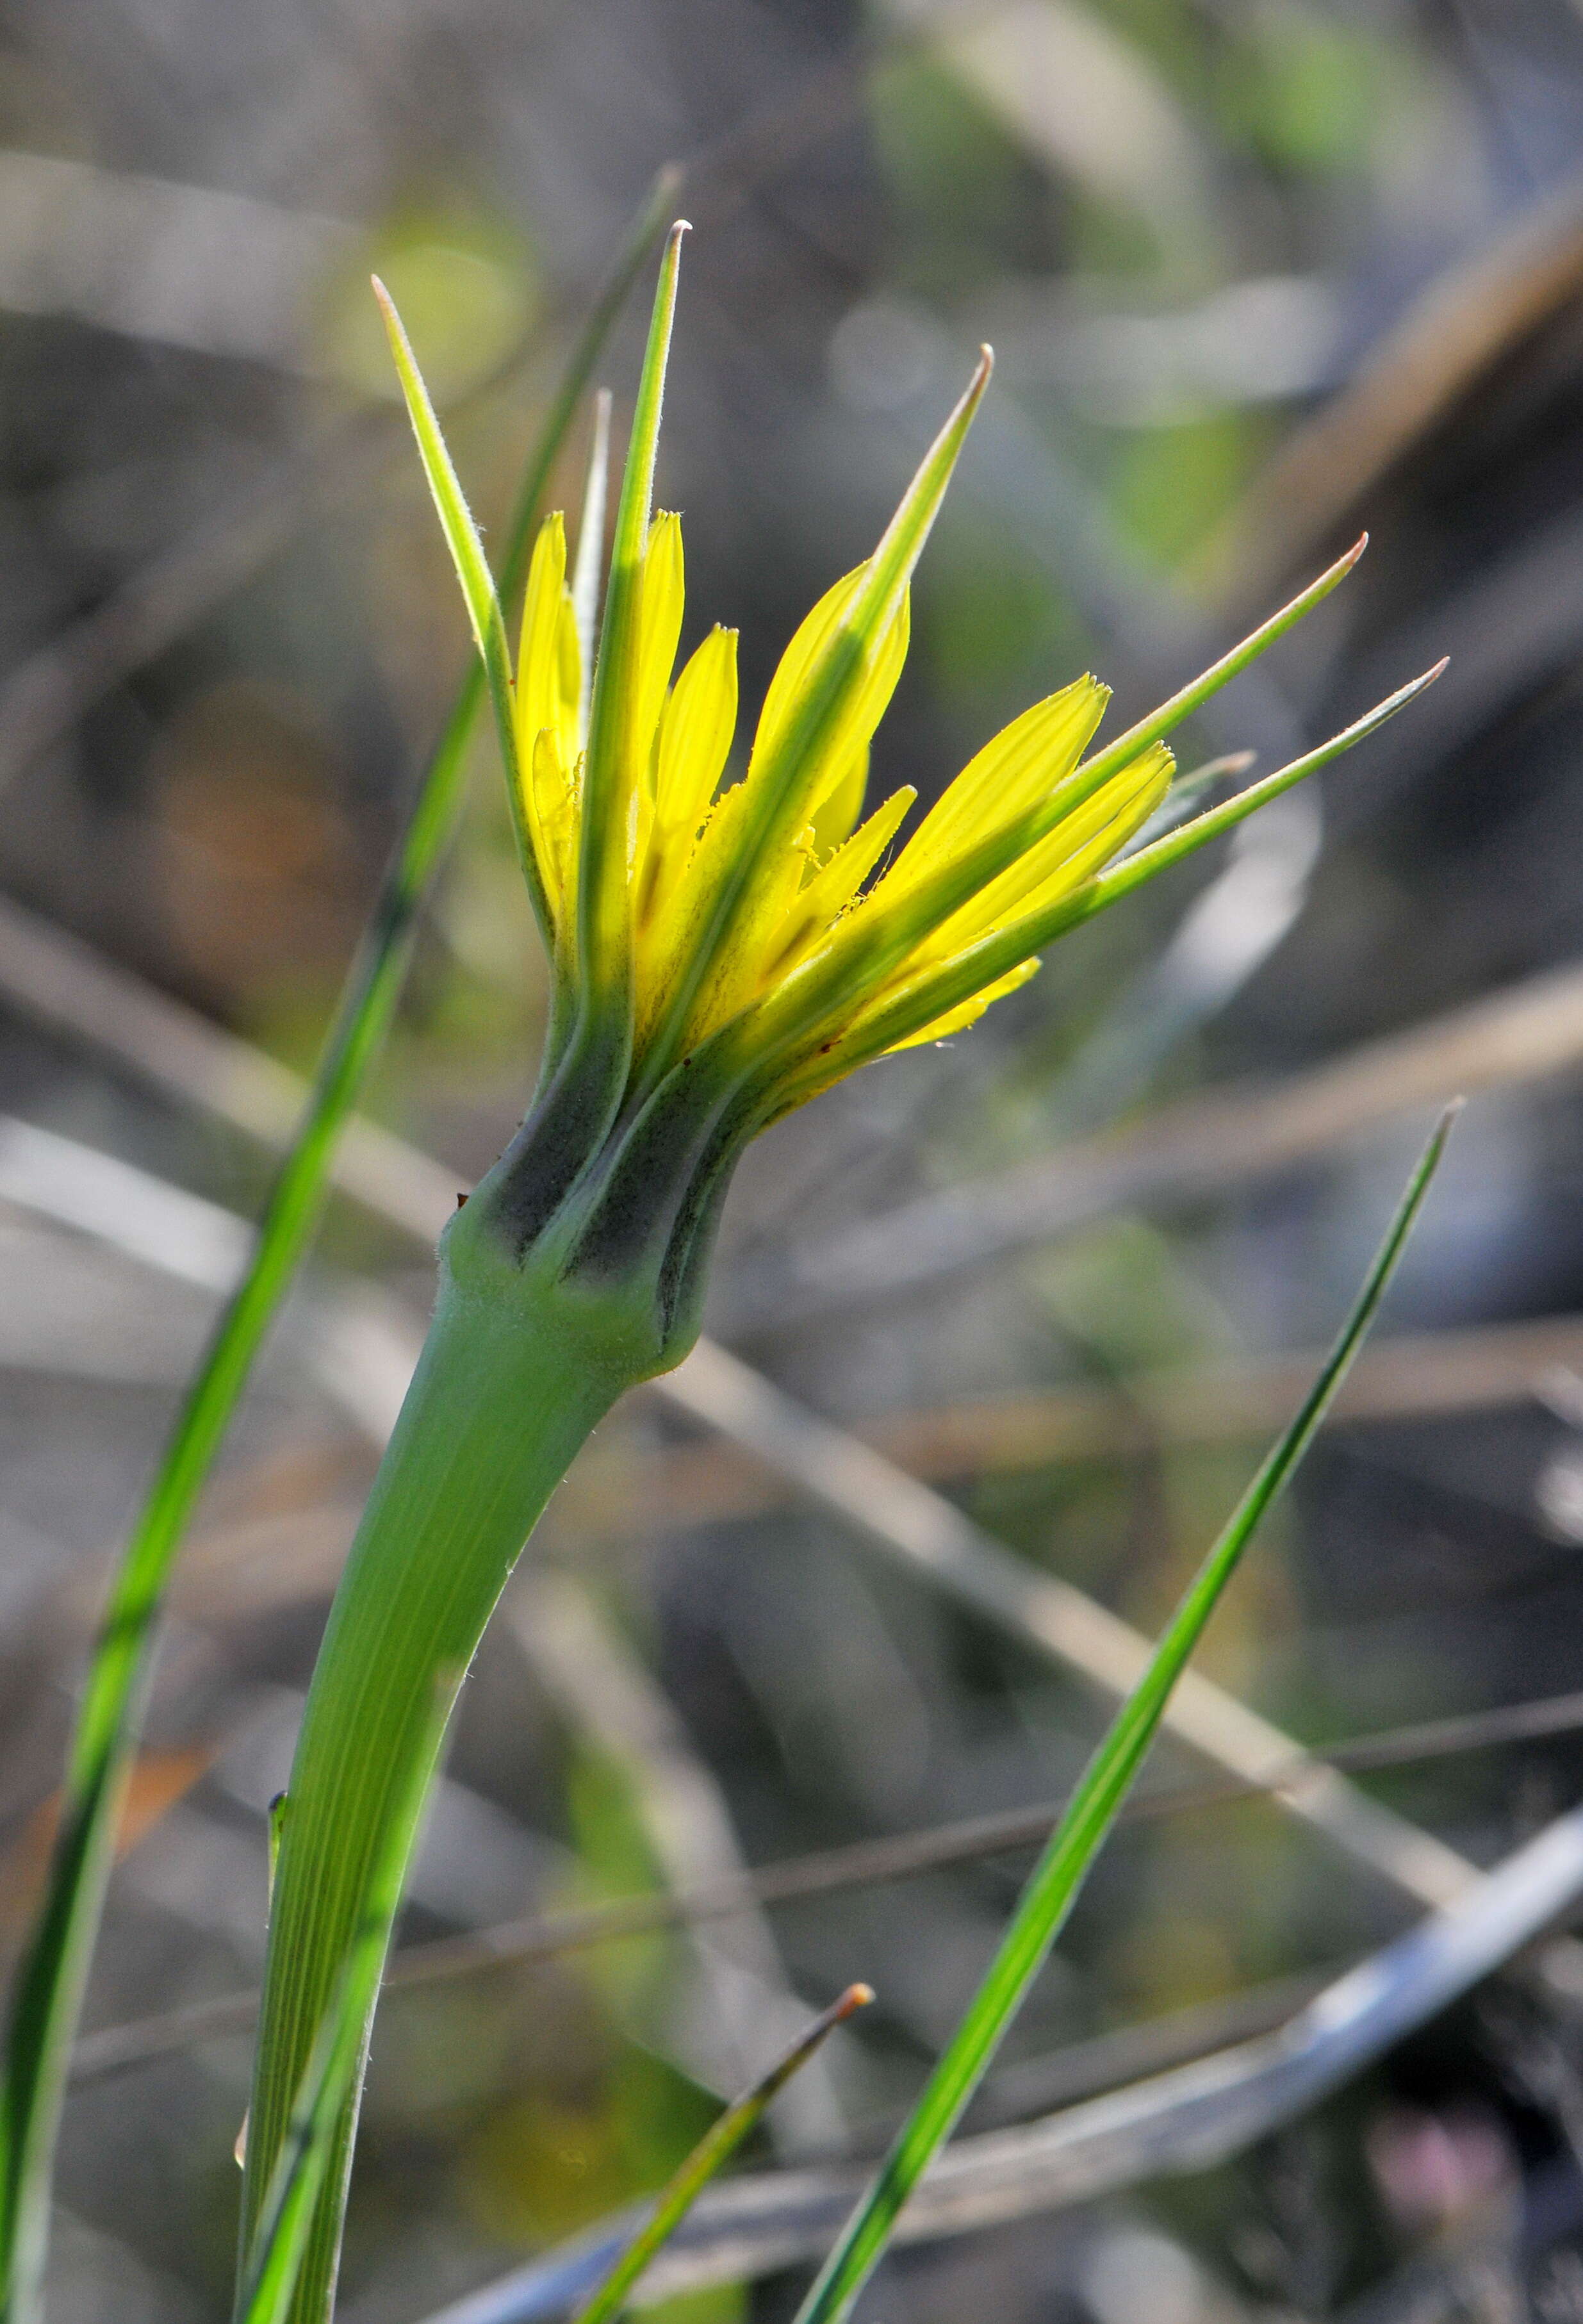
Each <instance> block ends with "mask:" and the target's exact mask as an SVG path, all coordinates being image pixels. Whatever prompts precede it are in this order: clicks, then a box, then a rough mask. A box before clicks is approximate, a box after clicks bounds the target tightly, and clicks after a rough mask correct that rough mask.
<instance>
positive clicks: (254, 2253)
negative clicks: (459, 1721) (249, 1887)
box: [235, 1671, 462, 2324]
mask: <svg viewBox="0 0 1583 2324" xmlns="http://www.w3.org/2000/svg"><path fill="white" fill-rule="evenodd" d="M461 1675H462V1674H461V1673H460V1671H441V1672H440V1673H439V1674H437V1679H436V1683H435V1699H434V1701H433V1704H432V1705H431V1708H430V1714H429V1737H428V1752H427V1754H425V1753H423V1752H421V1751H420V1752H419V1753H417V1754H416V1755H415V1756H414V1761H413V1766H412V1771H411V1781H412V1783H413V1785H414V1787H415V1788H416V1789H418V1790H419V1791H420V1792H421V1791H422V1790H425V1789H427V1787H428V1775H429V1771H430V1769H431V1768H432V1766H433V1765H434V1762H435V1760H436V1759H437V1757H439V1750H440V1744H441V1740H442V1738H443V1737H444V1734H445V1729H446V1720H447V1718H448V1717H449V1715H450V1709H451V1704H452V1702H453V1701H455V1699H456V1688H457V1686H458V1685H459V1684H460V1683H461ZM272 1821H274V1820H273V1819H272ZM399 1831H400V1819H397V1821H396V1822H395V1823H394V1824H393V1825H392V1828H391V1832H392V1836H391V1838H390V1840H388V1841H387V1845H386V1848H385V1852H384V1854H383V1856H382V1858H381V1860H380V1861H379V1863H378V1864H376V1865H375V1867H374V1869H373V1878H372V1880H371V1882H370V1889H369V1895H370V1909H369V1912H368V1914H367V1916H366V1918H365V1919H364V1924H363V1926H362V1927H361V1928H360V1929H359V1930H358V1932H357V1935H356V1938H355V1940H354V1943H353V1945H352V1948H351V1950H350V1951H349V1952H348V1954H347V1956H346V1965H345V1969H344V1970H343V1971H342V1974H341V1978H340V1982H339V1984H338V1985H337V1987H336V1993H335V1996H334V1998H333V1999H332V2001H331V2004H330V2006H329V2008H328V2009H327V2011H326V2012H325V2018H324V2023H323V2024H322V2025H321V2026H320V2027H319V2031H318V2040H317V2041H316V2042H315V2043H314V2046H313V2053H312V2055H311V2056H310V2058H309V2059H308V2065H307V2067H306V2069H305V2070H304V2072H303V2076H302V2080H301V2082H300V2083H299V2087H298V2092H297V2100H296V2103H295V2105H294V2106H293V2107H292V2109H291V2119H290V2124H289V2126H288V2128H287V2133H286V2139H285V2143H284V2144H283V2145H282V2147H281V2154H280V2159H279V2162H278V2163H277V2164H276V2166H275V2176H274V2181H273V2183H272V2186H271V2188H270V2190H269V2194H268V2197H267V2199H266V2200H265V2203H264V2207H263V2212H262V2218H261V2220H260V2225H259V2232H258V2234H257V2235H256V2236H254V2238H253V2248H252V2250H251V2252H250V2253H249V2255H248V2257H247V2263H246V2265H245V2267H244V2272H243V2276H242V2281H241V2283H240V2285H239V2286H238V2289H237V2295H236V2305H235V2324H282V2319H283V2318H284V2317H285V2315H286V2313H287V2311H288V2310H289V2309H290V2304H291V2300H292V2296H293V2294H294V2293H295V2292H296V2289H297V2279H298V2276H299V2273H300V2272H301V2268H302V2260H303V2255H304V2253H305V2252H306V2251H307V2248H308V2230H309V2228H310V2227H311V2226H312V2223H313V2213H314V2207H315V2205H316V2204H317V2203H318V2199H319V2193H320V2190H322V2188H323V2186H324V2182H325V2176H326V2173H327V2171H328V2169H329V2166H330V2161H331V2156H332V2154H333V2152H334V2148H335V2139H336V2118H337V2116H338V2115H339V2114H340V2111H341V2108H342V2107H343V2106H344V2105H345V2098H346V2092H347V2090H348V2089H349V2088H350V2087H351V2083H352V2080H353V2077H354V2074H355V2073H356V2071H357V2059H358V2052H359V2048H360V2046H361V2039H362V2027H363V2024H364V2020H365V2018H366V2017H367V2015H368V2012H369V2010H370V2009H371V2007H372V2006H373V1997H374V1995H375V1994H376V1993H377V1991H378V1990H379V1982H380V1978H381V1975H382V1971H383V1969H384V1960H385V1950H386V1932H387V1930H388V1929H389V1926H390V1923H391V1920H392V1919H393V1917H394V1915H395V1912H396V1908H397V1905H398V1904H400V1895H401V1881H402V1876H403V1873H404V1871H405V1852H404V1850H403V1849H401V1848H400V1846H399V1845H398V1844H397V1841H396V1839H395V1837H394V1835H395V1834H396V1833H398V1832H399Z"/></svg>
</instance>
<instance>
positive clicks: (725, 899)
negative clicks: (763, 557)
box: [642, 347, 994, 1090]
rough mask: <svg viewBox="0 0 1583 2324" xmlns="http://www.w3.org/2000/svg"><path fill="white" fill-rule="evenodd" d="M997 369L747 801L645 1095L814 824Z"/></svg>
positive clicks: (932, 471)
mask: <svg viewBox="0 0 1583 2324" xmlns="http://www.w3.org/2000/svg"><path fill="white" fill-rule="evenodd" d="M993 368H994V358H993V356H992V355H991V354H990V351H989V348H988V347H985V348H983V349H982V350H981V351H980V358H979V364H978V368H977V369H976V370H975V372H974V373H973V375H972V378H971V380H970V381H969V383H968V384H967V387H966V388H965V389H964V391H963V392H962V397H961V399H960V401H958V403H957V405H956V408H955V410H953V412H952V413H951V415H950V417H949V419H948V420H946V422H945V425H944V427H943V428H942V429H941V430H940V433H939V435H938V436H937V437H936V438H935V439H934V443H933V444H932V445H931V446H930V447H929V450H928V451H927V453H926V454H925V457H924V459H923V461H922V463H921V465H920V466H919V468H918V471H917V473H916V475H915V476H914V478H913V480H912V483H911V484H909V485H908V486H907V491H906V493H904V494H903V496H902V499H901V502H900V504H899V505H898V507H897V512H896V514H895V515H894V516H893V517H892V518H891V520H890V522H889V524H888V526H887V528H886V530H885V532H884V534H883V536H882V537H881V539H880V541H879V546H878V547H877V548H876V549H875V551H874V554H873V556H872V557H871V558H870V559H869V562H868V564H867V565H866V566H864V567H862V568H861V575H862V577H861V580H860V581H859V583H858V586H857V588H856V590H855V592H854V594H853V595H852V598H851V603H850V604H849V605H848V606H847V607H846V609H845V612H844V614H843V616H842V620H841V622H840V623H839V624H838V625H837V627H836V628H835V630H834V632H833V634H832V636H831V637H830V639H829V641H828V643H827V644H826V646H825V648H824V652H823V654H822V655H821V656H820V658H819V660H818V662H817V664H816V666H815V669H814V670H813V671H812V672H811V673H810V674H809V677H808V679H807V681H806V684H805V688H804V691H803V697H802V700H801V702H800V704H799V705H798V707H797V710H796V715H795V716H793V717H792V718H790V719H789V720H788V721H787V726H786V729H785V732H784V734H783V736H782V739H781V741H780V742H779V746H778V749H777V751H776V752H775V753H774V755H773V757H772V759H771V761H770V763H769V764H768V765H767V766H765V767H764V768H763V770H762V772H761V773H760V774H759V779H758V782H757V787H756V789H754V790H753V793H752V796H751V797H750V798H749V799H748V800H747V802H746V807H745V812H744V814H743V816H742V819H741V829H740V831H739V833H738V834H737V844H736V847H735V850H734V861H733V862H732V866H731V868H730V870H729V871H728V872H727V874H726V876H725V877H724V878H723V879H722V881H721V883H720V886H719V888H718V890H717V891H716V893H715V895H714V896H713V899H711V901H710V904H709V908H708V910H707V912H706V914H705V915H704V917H703V918H702V919H701V922H700V925H699V927H698V929H697V931H696V933H695V940H694V944H693V946H692V950H691V956H690V958H689V960H688V961H687V963H686V966H685V968H684V971H683V973H682V975H681V977H680V978H679V979H678V981H677V984H676V991H675V993H674V996H673V997H672V999H671V1001H670V1003H669V1006H668V1008H667V1011H666V1014H665V1017H664V1019H663V1020H662V1023H661V1025H660V1028H659V1029H658V1033H657V1035H656V1037H655V1040H654V1043H653V1048H652V1052H651V1055H650V1056H649V1058H648V1059H647V1060H646V1067H645V1074H644V1078H643V1084H642V1088H643V1089H645V1090H646V1089H648V1088H650V1087H652V1086H653V1085H654V1084H656V1083H657V1082H658V1080H659V1079H660V1078H661V1076H662V1075H663V1074H664V1073H665V1072H666V1071H667V1068H668V1067H669V1066H670V1065H672V1064H674V1062H675V1060H676V1052H677V1044H678V1042H679V1039H680V1036H681V1034H682V1032H683V1029H684V1028H685V1027H686V1023H687V1019H688V1015H689V1012H690V1010H691V1009H692V1006H693V1002H694V1001H695V997H696V995H697V993H698V992H699V991H700V989H701V988H702V987H703V986H704V984H705V983H706V982H707V981H708V979H709V976H710V974H711V973H712V971H713V968H714V966H715V964H716V961H717V959H718V958H719V955H720V954H721V952H722V950H723V949H724V948H725V946H726V945H728V944H729V943H730V940H731V936H732V929H733V927H734V926H735V924H736V923H737V921H738V919H739V918H740V916H741V911H742V908H743V907H744V904H745V902H746V901H747V899H749V897H750V893H751V890H752V888H753V884H754V881H755V879H756V878H757V877H758V876H759V871H760V869H761V867H762V865H763V863H764V862H765V860H766V858H767V857H768V855H769V853H771V851H772V850H773V849H774V848H775V846H776V845H777V844H779V845H780V846H782V847H784V846H786V845H787V844H789V843H790V842H791V841H793V840H794V839H796V836H797V835H798V833H799V831H800V828H801V825H802V824H803V823H805V821H806V820H807V818H808V815H809V813H810V812H811V809H812V806H813V802H811V801H809V800H807V799H806V798H805V797H804V796H803V795H802V794H801V793H800V792H799V789H798V782H797V779H798V776H799V774H800V773H801V772H802V771H803V770H804V769H805V768H806V767H807V766H808V765H809V764H810V763H811V762H812V761H815V759H816V757H817V755H818V752H819V750H820V746H821V744H822V742H824V739H825V737H826V736H827V735H828V734H829V733H830V731H831V729H832V727H833V725H834V724H835V722H836V721H837V719H838V718H839V717H840V715H841V714H842V709H843V708H844V706H845V705H846V703H847V702H848V700H849V699H850V697H851V695H852V694H853V693H854V692H855V691H856V689H857V688H858V687H860V686H861V684H862V681H863V677H864V673H865V664H866V662H867V659H868V658H869V657H870V655H872V654H873V653H874V652H876V651H877V650H878V649H879V646H880V644H881V641H883V639H884V637H885V635H886V632H888V629H889V627H890V624H891V623H892V622H894V621H895V620H896V619H897V614H898V612H899V611H900V608H901V605H902V604H903V601H904V598H905V595H906V591H907V583H908V581H909V579H910V578H911V576H912V573H913V570H914V568H915V567H916V564H917V561H918V558H920V557H921V556H922V555H923V552H924V546H925V542H926V541H927V539H928V538H929V534H930V531H931V530H932V529H933V526H934V520H935V518H936V516H937V515H938V514H939V512H940V504H941V503H942V502H943V499H944V497H945V489H946V486H947V485H948V484H950V482H951V476H952V472H953V469H954V468H955V466H956V463H957V460H958V458H959V457H961V453H962V446H963V444H964V443H965V441H966V440H967V432H968V429H970V428H971V425H972V422H973V417H974V414H975V413H976V412H977V410H978V408H979V405H980V402H981V401H982V400H983V395H984V391H985V389H986V388H987V387H988V385H989V375H990V373H991V371H992V370H993Z"/></svg>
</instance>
